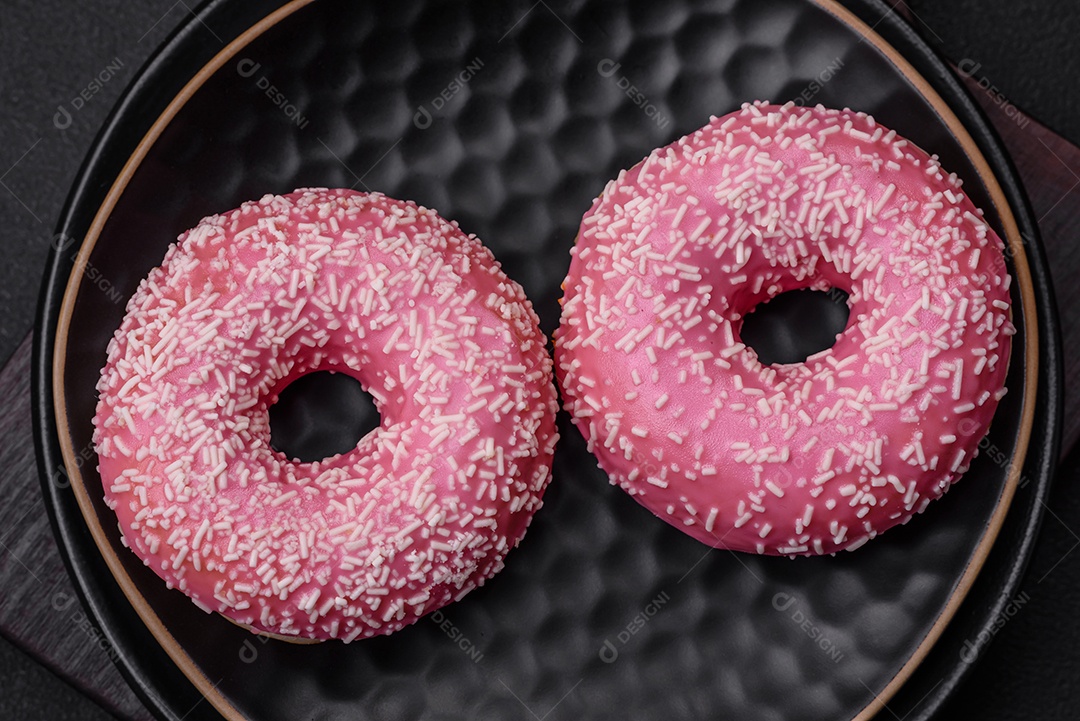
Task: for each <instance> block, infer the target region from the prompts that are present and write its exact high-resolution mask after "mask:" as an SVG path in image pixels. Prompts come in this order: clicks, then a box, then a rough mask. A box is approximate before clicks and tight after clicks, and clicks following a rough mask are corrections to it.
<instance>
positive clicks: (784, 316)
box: [739, 288, 851, 365]
mask: <svg viewBox="0 0 1080 721" xmlns="http://www.w3.org/2000/svg"><path fill="white" fill-rule="evenodd" d="M847 301H848V294H847V293H846V292H845V291H843V290H842V289H840V288H829V289H828V290H812V289H810V288H803V289H800V290H790V291H787V292H786V293H780V294H779V295H777V296H774V297H772V298H770V299H769V300H767V301H765V302H764V303H761V304H759V305H758V306H757V307H756V308H754V309H753V310H752V311H750V312H749V313H747V314H746V316H744V317H743V322H742V328H741V329H740V331H739V335H740V336H741V337H742V342H743V343H745V344H746V345H748V346H749V347H750V348H752V349H753V350H754V352H755V353H757V356H758V360H760V361H761V362H762V363H764V364H765V365H782V364H787V363H802V362H804V361H805V360H806V359H807V358H809V357H810V356H812V355H814V354H815V353H820V352H821V351H823V350H827V349H829V348H832V347H833V345H834V344H835V343H836V338H837V336H838V335H840V334H841V333H843V332H844V328H846V327H847V322H848V316H849V315H850V312H851V309H850V307H849V306H848V302H847Z"/></svg>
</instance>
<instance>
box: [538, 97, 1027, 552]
mask: <svg viewBox="0 0 1080 721" xmlns="http://www.w3.org/2000/svg"><path fill="white" fill-rule="evenodd" d="M1009 281H1010V277H1009V275H1008V273H1007V272H1006V270H1005V263H1004V258H1003V254H1002V244H1001V241H1000V240H999V239H998V237H997V236H996V235H995V234H994V232H993V231H992V230H991V229H990V228H989V227H988V226H987V225H986V223H984V222H983V220H982V219H981V213H980V211H978V210H977V209H976V208H975V206H974V205H972V203H971V201H970V200H969V199H968V198H967V197H965V196H964V194H963V193H961V192H960V181H959V179H957V178H956V176H955V175H949V174H946V173H945V172H944V171H943V170H942V169H941V167H940V165H939V164H938V162H937V160H936V159H935V158H931V157H929V156H927V155H926V153H924V152H923V151H922V150H920V149H919V148H917V147H915V146H914V145H912V144H911V143H909V142H907V141H905V140H903V139H902V138H900V137H898V136H897V135H896V133H895V132H893V131H890V130H888V129H886V128H883V127H881V126H880V125H878V124H876V123H875V122H874V120H873V119H872V118H870V117H868V116H867V115H865V114H862V113H854V112H851V111H847V110H845V111H843V112H841V111H836V110H827V109H825V108H822V107H820V106H819V107H818V108H816V109H809V108H798V107H795V106H794V105H792V104H788V105H786V106H784V107H777V106H772V105H766V104H755V105H746V106H744V107H743V109H742V111H741V112H737V113H734V114H731V115H728V116H725V117H723V118H714V119H713V120H712V121H711V122H710V123H709V124H708V125H706V126H705V127H704V128H702V129H700V130H698V131H697V132H695V133H693V134H691V135H689V136H687V137H685V138H682V139H681V140H678V141H677V142H675V143H673V144H672V145H669V146H667V147H665V148H660V149H659V150H656V151H654V152H653V153H652V154H651V155H649V157H647V158H646V159H645V160H644V161H643V162H641V163H639V164H638V165H637V166H635V167H634V168H632V169H631V170H629V171H626V172H623V173H621V174H620V175H619V177H618V179H616V180H614V181H612V182H611V183H609V184H608V186H607V188H606V189H605V190H604V193H603V195H602V196H601V197H600V198H599V199H598V200H597V201H596V202H595V203H594V204H593V207H592V209H591V210H590V211H589V212H588V213H587V214H586V215H585V217H584V219H583V220H582V223H581V229H580V234H579V236H578V242H577V247H576V248H575V249H574V255H573V260H572V262H571V265H570V273H569V275H568V276H567V280H566V297H565V300H564V305H563V316H562V325H561V327H560V328H559V330H558V332H557V334H556V340H557V345H556V352H555V359H556V373H557V375H558V377H559V381H560V383H561V385H562V390H563V394H564V397H565V401H566V407H567V409H568V410H569V411H570V412H571V414H572V415H573V419H574V422H575V423H576V425H577V426H578V428H579V429H580V430H581V432H582V433H583V434H584V435H585V438H586V439H587V440H588V442H589V446H590V448H591V449H592V451H593V452H594V453H595V454H596V455H597V457H598V458H599V461H600V465H601V466H602V467H603V469H604V470H606V471H607V472H608V474H610V476H611V479H612V482H613V483H617V484H619V485H620V486H622V487H623V488H624V489H625V490H626V491H628V492H629V493H630V494H632V495H633V496H634V497H635V498H636V499H637V500H638V501H639V502H640V503H642V504H643V505H644V506H646V507H647V508H649V509H650V510H651V511H652V512H653V513H655V514H656V515H658V516H660V517H661V518H663V519H664V520H666V521H668V522H669V523H671V524H672V525H674V526H676V527H677V528H680V529H681V530H683V531H685V532H686V533H688V534H690V535H691V536H693V537H694V538H697V539H699V540H700V541H702V542H704V543H707V544H709V545H712V546H718V547H723V548H729V549H734V550H740V551H749V552H757V553H766V554H783V555H809V554H824V553H832V552H835V551H838V550H841V549H853V548H856V547H858V546H861V545H862V544H863V543H865V542H866V541H867V540H868V539H871V538H873V537H874V536H876V535H877V534H879V533H881V532H882V531H884V530H886V529H888V528H890V527H892V526H895V525H897V524H899V523H904V522H906V521H907V520H908V519H910V518H911V517H912V516H913V515H914V514H916V513H919V512H921V511H922V510H923V509H925V508H926V506H927V504H928V503H929V502H930V501H931V500H932V499H935V498H938V497H940V496H941V495H942V494H943V493H945V491H946V490H947V489H948V488H949V486H950V484H952V483H953V482H954V481H955V480H956V479H958V478H959V477H960V475H961V474H963V473H964V471H965V470H967V468H968V464H969V463H970V462H971V460H972V458H973V457H974V456H975V454H976V453H977V452H978V444H979V441H980V440H981V439H982V437H983V436H984V434H985V433H986V431H987V428H988V426H989V424H990V420H991V418H992V416H993V414H994V409H995V408H996V407H997V403H998V400H999V399H1000V398H1001V397H1002V396H1003V395H1004V392H1005V390H1004V387H1003V383H1004V379H1005V372H1006V368H1007V365H1008V359H1009V347H1010V336H1011V335H1012V334H1013V333H1014V329H1013V326H1012V325H1011V323H1010V320H1009V319H1010V306H1009V292H1008V289H1009ZM830 287H838V288H841V289H843V290H845V291H848V292H849V293H850V299H849V304H850V307H851V314H850V318H849V322H848V326H847V328H846V329H845V330H844V332H843V333H841V334H840V335H839V336H838V337H837V341H836V344H835V345H834V346H833V347H832V348H831V349H828V350H825V351H822V352H820V353H817V354H815V355H813V356H811V357H810V358H809V359H807V360H806V362H804V363H795V364H787V365H773V366H766V365H763V364H762V363H761V362H759V360H758V358H757V355H756V354H755V353H754V351H753V350H752V349H750V348H748V347H746V346H744V345H743V344H742V343H741V342H739V329H740V326H741V321H742V318H743V317H744V316H745V315H746V314H747V313H748V312H749V311H751V310H752V309H753V308H754V307H755V306H757V305H758V304H759V303H761V302H763V301H765V300H767V299H769V298H771V297H773V296H775V295H777V294H779V293H782V292H785V291H789V290H795V289H799V288H814V289H818V290H824V289H828V288H830Z"/></svg>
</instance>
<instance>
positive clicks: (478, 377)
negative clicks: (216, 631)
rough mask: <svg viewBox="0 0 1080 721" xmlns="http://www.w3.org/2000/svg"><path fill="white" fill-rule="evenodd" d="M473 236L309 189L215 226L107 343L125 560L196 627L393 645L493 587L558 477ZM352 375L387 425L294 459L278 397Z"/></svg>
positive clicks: (432, 220)
mask: <svg viewBox="0 0 1080 721" xmlns="http://www.w3.org/2000/svg"><path fill="white" fill-rule="evenodd" d="M544 345H545V340H544V337H543V335H542V334H541V332H540V330H539V328H538V325H537V318H536V315H535V314H534V313H533V310H532V307H531V305H530V303H529V301H528V300H526V298H525V296H524V294H523V292H522V290H521V288H520V287H519V286H518V285H517V284H516V283H514V282H513V281H511V280H509V279H508V278H507V277H506V275H504V274H503V272H502V270H501V269H500V267H499V264H498V263H497V262H496V261H495V260H494V258H493V257H492V255H491V253H490V251H488V250H487V249H486V248H485V247H484V246H483V245H482V244H481V243H480V241H478V240H477V239H476V238H474V237H471V236H466V235H465V234H464V233H463V232H461V231H460V230H459V229H458V227H457V225H456V224H454V223H449V222H447V221H445V220H443V219H442V218H440V217H439V216H438V215H437V214H436V213H435V212H434V211H431V210H427V209H425V208H421V207H418V206H416V205H415V204H413V203H410V202H402V201H397V200H392V199H390V198H387V197H385V196H382V195H379V194H363V193H356V192H352V191H348V190H321V189H320V190H303V191H297V192H295V193H292V194H289V195H286V196H281V197H277V196H271V195H267V196H265V197H264V198H262V199H261V200H259V201H258V202H252V203H245V204H244V205H243V206H242V207H240V208H239V209H238V210H234V211H232V212H230V213H226V214H224V215H218V216H213V217H210V218H206V219H205V220H203V221H202V222H201V223H199V225H198V226H196V227H195V228H194V229H192V230H190V231H188V232H187V233H185V234H184V235H182V236H181V237H180V241H179V243H178V244H176V245H175V246H173V247H171V248H170V249H169V252H168V254H167V255H166V257H165V261H164V263H163V264H162V266H161V267H160V268H157V269H155V270H153V271H152V272H151V273H150V276H149V277H148V278H147V279H146V280H144V281H143V282H142V284H141V285H140V286H139V289H138V292H137V293H136V294H135V296H134V298H132V299H131V301H130V303H129V304H128V307H127V315H126V316H125V318H124V321H123V324H122V325H121V327H120V329H119V331H117V333H116V335H115V337H114V339H113V341H112V343H111V344H110V345H109V357H108V364H107V365H106V366H105V369H104V370H103V371H102V376H101V380H100V382H99V384H98V390H99V392H100V402H99V405H98V410H97V416H96V418H95V429H96V431H95V435H94V442H95V445H96V447H97V452H98V456H99V459H100V466H99V468H100V472H101V478H102V481H103V484H104V490H105V497H106V499H107V501H108V503H109V505H110V507H112V508H113V509H115V511H116V514H117V517H118V518H119V521H120V529H121V531H122V532H123V536H124V539H125V541H126V543H127V544H128V545H129V546H130V547H131V548H132V549H133V550H134V551H135V553H136V554H138V555H139V557H140V558H142V559H143V560H144V562H145V563H146V564H147V565H148V566H149V567H150V568H152V569H153V570H154V571H155V572H156V573H157V574H158V575H159V576H161V577H162V578H163V579H165V581H167V582H168V583H169V585H170V586H175V587H177V588H179V589H180V590H181V591H183V592H184V593H186V594H187V595H188V596H190V597H191V598H192V599H193V600H194V601H195V603H196V604H198V605H199V606H200V607H202V608H204V609H206V610H212V611H217V612H219V613H221V614H223V615H225V616H227V617H228V618H230V619H232V620H234V621H237V622H239V623H241V624H247V625H250V626H251V627H252V628H254V629H256V630H258V631H263V632H270V633H275V634H281V635H284V636H294V637H302V638H312V639H328V638H338V639H342V640H345V641H350V640H353V639H356V638H363V637H368V636H374V635H377V634H386V633H391V632H393V631H395V630H397V629H399V628H401V627H403V626H406V625H408V624H411V623H413V622H415V621H416V620H417V619H418V618H420V617H421V616H423V615H424V614H426V613H429V612H431V611H434V610H435V609H438V608H440V607H441V606H444V605H445V604H447V603H450V602H451V601H453V600H455V599H458V598H461V597H462V596H464V595H465V594H466V593H468V592H469V591H470V590H472V589H473V588H475V587H476V586H479V585H481V584H482V583H483V582H484V581H485V580H486V579H488V578H490V577H491V576H493V575H494V574H496V573H497V572H498V571H499V570H500V569H501V568H502V567H503V559H504V557H505V556H506V554H507V552H508V551H509V550H510V549H511V548H513V547H514V546H515V545H517V543H518V542H519V541H520V540H521V538H522V536H523V534H524V533H525V529H526V527H527V526H528V525H529V522H530V520H531V519H532V515H533V513H534V512H535V511H536V510H537V509H538V508H539V507H540V505H541V496H542V494H543V492H544V488H545V487H546V485H547V482H548V479H549V477H550V471H551V457H552V451H553V448H554V446H555V442H556V440H557V434H556V432H555V427H554V413H555V410H556V401H555V390H554V385H553V382H552V379H551V360H550V358H549V357H548V355H547V353H546V352H545V348H544ZM323 369H333V370H337V371H340V372H343V373H348V374H349V375H352V376H354V377H355V378H357V379H358V380H359V381H360V382H361V384H362V385H363V387H364V388H365V389H366V390H367V391H368V392H369V393H371V395H372V396H374V398H375V400H376V403H377V406H378V409H379V412H380V414H381V416H382V424H381V426H380V427H379V428H378V429H377V430H375V431H373V432H371V433H370V434H368V435H367V436H365V437H364V438H363V439H362V440H361V441H360V442H359V444H358V445H357V447H356V449H355V450H353V451H351V452H348V453H345V454H342V455H339V456H334V457H331V458H328V459H326V460H324V461H321V462H315V463H299V462H294V461H291V460H289V459H287V458H286V457H284V456H283V455H282V454H281V453H279V452H277V451H275V450H273V449H272V448H271V447H270V427H269V416H268V407H269V406H270V405H272V404H273V403H274V402H275V400H276V393H277V391H278V390H280V389H282V388H284V386H286V385H287V384H288V383H289V382H290V381H291V380H293V379H295V378H297V377H298V376H301V375H303V374H305V373H310V372H313V371H316V370H323Z"/></svg>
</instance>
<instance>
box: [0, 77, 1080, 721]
mask: <svg viewBox="0 0 1080 721" xmlns="http://www.w3.org/2000/svg"><path fill="white" fill-rule="evenodd" d="M978 80H979V79H978V77H977V76H972V77H968V78H967V82H968V84H969V86H971V88H972V91H973V93H974V94H975V97H976V98H977V99H978V100H979V102H980V103H981V104H982V105H983V107H984V108H985V109H986V112H987V114H988V115H989V117H990V120H991V121H992V123H993V124H994V126H995V127H996V128H997V130H998V132H999V133H1000V134H1001V136H1002V138H1003V139H1004V141H1005V145H1006V147H1007V148H1008V149H1009V151H1010V152H1011V154H1012V157H1013V160H1014V161H1015V163H1016V166H1017V169H1018V171H1019V173H1020V176H1021V178H1022V180H1023V181H1024V183H1025V186H1026V188H1027V192H1028V195H1029V197H1030V199H1031V204H1032V207H1033V208H1034V211H1035V217H1036V218H1038V220H1039V227H1040V229H1041V230H1042V235H1043V243H1044V246H1045V248H1046V253H1047V256H1048V258H1049V265H1050V268H1051V271H1052V274H1053V278H1054V285H1055V290H1056V293H1057V298H1058V307H1059V309H1060V313H1061V324H1062V328H1063V356H1064V358H1065V359H1066V367H1065V388H1066V398H1065V426H1064V436H1063V443H1062V452H1063V454H1064V453H1066V452H1067V451H1069V450H1070V449H1071V448H1072V446H1073V445H1074V444H1075V442H1076V440H1077V437H1078V436H1080V383H1078V382H1077V381H1078V380H1080V283H1077V282H1075V280H1074V278H1075V277H1076V276H1077V275H1078V274H1080V243H1078V242H1077V235H1078V234H1080V231H1074V227H1080V225H1078V223H1080V203H1077V202H1076V201H1077V198H1078V197H1080V176H1078V175H1077V174H1076V172H1074V170H1073V168H1080V148H1077V147H1076V146H1075V145H1072V144H1071V143H1069V142H1068V141H1066V140H1064V139H1063V138H1061V137H1060V136H1058V135H1056V134H1055V133H1054V132H1053V131H1051V130H1049V129H1048V128H1046V127H1045V126H1043V125H1041V124H1040V123H1038V122H1037V121H1035V120H1034V119H1031V118H1029V117H1028V116H1027V115H1025V114H1023V113H1022V112H1021V111H1019V110H1017V109H1016V108H1015V107H1014V106H1011V105H1009V104H1006V103H1004V102H1002V101H1001V99H1000V98H999V97H998V96H997V95H995V94H993V93H990V92H987V91H986V90H985V89H983V88H981V87H980V86H979V81H978ZM29 359H30V339H29V337H28V338H27V339H26V340H25V341H24V342H23V343H22V344H21V345H20V346H19V348H18V349H17V350H16V352H15V354H14V355H13V356H12V358H11V359H10V360H9V361H8V363H7V364H6V365H5V367H4V368H3V369H2V370H0V408H2V409H3V413H2V415H0V494H2V495H0V497H3V498H5V499H7V503H5V504H3V505H0V589H3V591H2V593H0V634H2V635H3V636H4V637H6V638H7V639H9V640H10V641H12V642H13V643H15V644H16V645H17V646H19V647H21V648H23V649H24V650H26V651H27V652H28V653H29V654H31V655H32V656H34V657H35V658H37V659H38V660H40V661H41V662H42V663H43V664H45V665H46V666H48V667H49V668H50V669H52V670H53V671H54V672H56V673H57V674H58V675H60V676H61V677H62V678H64V679H66V680H68V681H69V682H70V683H72V684H73V685H74V686H75V687H76V688H78V689H80V690H81V691H82V692H84V693H85V694H87V695H88V696H90V697H91V698H93V699H94V700H96V701H97V702H98V703H100V704H101V705H102V706H103V707H105V708H106V709H108V710H109V711H110V712H112V713H113V714H115V715H116V716H117V717H119V718H121V719H132V720H139V721H142V720H143V719H150V715H149V713H148V712H147V711H146V710H145V708H143V706H142V705H141V703H140V702H139V700H138V698H136V696H135V695H134V693H133V692H132V691H131V689H130V688H129V687H128V686H127V684H126V683H125V681H124V679H123V678H122V677H121V676H120V674H119V672H118V671H117V670H116V668H115V667H114V666H113V665H112V663H111V662H110V659H109V649H108V646H107V644H105V643H104V642H103V641H102V640H101V639H100V637H99V636H98V634H97V631H96V630H95V629H94V628H93V626H92V624H91V623H90V621H89V620H88V619H87V618H86V616H85V615H84V614H83V611H82V609H81V607H80V605H79V603H78V600H77V598H76V596H75V590H74V587H73V586H72V584H71V581H70V579H69V578H68V575H67V573H66V571H65V569H64V566H63V562H62V561H61V559H60V556H59V552H58V551H57V548H56V544H55V542H54V541H53V537H52V530H51V528H50V527H49V522H48V519H47V517H46V514H45V509H44V508H43V506H42V498H41V491H40V485H39V480H38V473H37V465H36V462H35V459H34V445H33V440H32V437H31V430H30V429H31V420H30V367H29ZM60 482H62V480H61V481H60Z"/></svg>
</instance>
